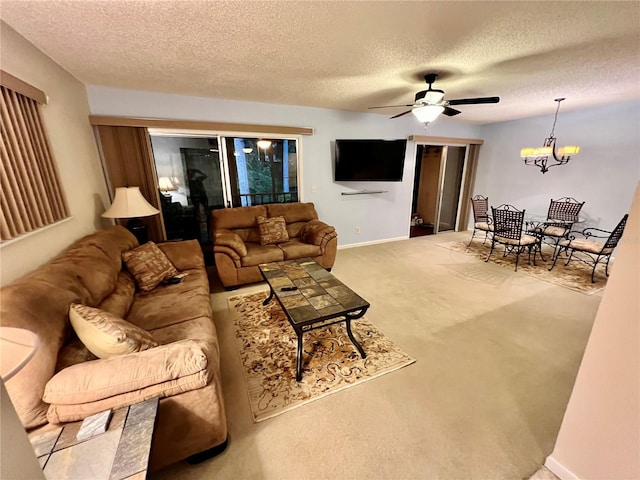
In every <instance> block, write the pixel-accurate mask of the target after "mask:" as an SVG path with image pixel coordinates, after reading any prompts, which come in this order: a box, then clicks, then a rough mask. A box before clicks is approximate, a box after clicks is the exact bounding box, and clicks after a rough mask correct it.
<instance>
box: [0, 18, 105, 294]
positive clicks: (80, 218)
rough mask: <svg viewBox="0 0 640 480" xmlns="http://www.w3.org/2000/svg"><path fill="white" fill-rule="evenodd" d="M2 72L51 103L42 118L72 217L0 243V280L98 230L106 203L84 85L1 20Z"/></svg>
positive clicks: (27, 267)
mask: <svg viewBox="0 0 640 480" xmlns="http://www.w3.org/2000/svg"><path fill="white" fill-rule="evenodd" d="M0 44H1V47H2V58H1V59H0V62H1V63H0V66H1V67H2V70H4V71H5V72H8V73H10V74H12V75H14V76H15V77H18V78H19V79H21V80H24V81H25V82H27V83H29V84H31V85H33V86H34V87H36V88H39V89H40V90H42V91H43V92H44V93H45V94H46V95H47V96H48V98H49V103H48V104H47V105H45V106H43V107H42V109H41V111H42V118H43V121H44V124H45V128H46V129H47V133H48V136H49V140H50V144H51V149H52V152H53V157H54V159H55V161H56V164H57V165H58V170H59V172H60V181H61V183H62V188H63V190H64V193H65V195H66V198H67V202H68V204H69V210H70V213H71V216H72V218H71V219H70V220H67V221H64V222H62V223H59V224H56V225H54V226H52V227H50V228H47V229H45V230H41V231H39V232H36V233H33V234H31V235H28V236H25V237H24V238H21V239H18V240H16V241H13V242H11V243H9V244H3V245H2V246H1V247H0V259H1V262H2V269H1V277H0V284H5V283H7V282H10V281H11V280H13V279H14V278H16V277H18V276H20V275H22V274H24V273H26V272H28V271H30V270H32V269H34V268H35V267H37V266H38V265H40V264H42V263H44V262H45V261H46V260H48V259H49V258H51V257H53V256H54V255H55V254H57V253H58V252H60V250H62V249H63V248H64V247H66V246H67V245H69V244H70V243H71V242H72V241H73V240H75V239H77V238H80V237H81V236H83V235H85V234H88V233H91V232H93V231H95V230H96V229H98V228H102V225H103V223H102V221H101V219H100V214H101V213H102V212H103V211H104V209H105V206H106V205H109V197H108V194H107V187H106V184H105V181H104V175H103V173H102V167H101V164H100V157H99V155H98V150H97V147H96V142H95V138H94V136H93V130H92V129H91V126H90V125H89V104H88V102H87V95H86V91H85V87H84V85H83V84H82V83H80V82H79V81H78V80H76V79H75V78H74V77H72V76H71V75H70V74H69V73H68V72H67V71H66V70H63V69H62V68H61V67H60V66H59V65H58V64H56V63H54V62H53V61H52V60H51V59H50V58H49V57H47V56H46V55H44V54H43V53H42V52H41V51H40V50H38V49H36V48H35V47H34V46H33V45H32V44H30V43H29V42H27V41H26V40H25V39H24V38H23V37H22V36H20V35H19V34H18V33H17V32H15V30H13V29H12V28H11V27H9V26H8V25H7V24H5V23H4V22H2V23H1V25H0Z"/></svg>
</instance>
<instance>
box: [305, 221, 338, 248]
mask: <svg viewBox="0 0 640 480" xmlns="http://www.w3.org/2000/svg"><path fill="white" fill-rule="evenodd" d="M337 236H338V234H337V233H336V229H335V228H333V227H332V226H331V225H327V224H326V223H324V222H322V221H320V220H310V221H309V222H307V223H306V224H305V225H304V226H303V227H302V229H301V230H300V240H302V241H303V242H304V243H310V244H312V245H318V246H320V247H322V246H324V245H326V244H327V242H328V241H329V240H331V239H332V238H335V237H337Z"/></svg>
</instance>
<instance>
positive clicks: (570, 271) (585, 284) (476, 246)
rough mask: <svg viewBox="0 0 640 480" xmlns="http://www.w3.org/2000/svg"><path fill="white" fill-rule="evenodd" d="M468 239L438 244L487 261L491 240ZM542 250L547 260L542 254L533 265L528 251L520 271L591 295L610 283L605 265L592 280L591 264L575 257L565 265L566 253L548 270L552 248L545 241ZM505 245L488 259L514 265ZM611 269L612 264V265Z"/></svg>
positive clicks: (599, 268) (512, 257)
mask: <svg viewBox="0 0 640 480" xmlns="http://www.w3.org/2000/svg"><path fill="white" fill-rule="evenodd" d="M468 244H469V242H446V243H438V244H437V246H438V247H442V248H446V249H448V250H453V251H454V252H459V253H464V254H466V255H469V256H471V257H473V258H477V259H478V260H482V261H484V260H485V259H486V258H487V255H489V250H490V248H491V243H490V242H487V243H485V244H484V245H483V243H482V239H479V240H474V241H473V242H471V245H470V246H468ZM542 252H543V254H544V258H545V259H546V260H541V259H540V255H537V256H536V264H537V266H534V265H533V256H532V258H531V265H529V264H528V262H527V256H528V255H527V254H526V253H525V254H522V255H520V260H519V262H518V272H517V273H523V274H526V275H531V276H533V277H536V278H537V279H539V280H543V281H545V282H549V283H553V284H555V285H559V286H561V287H564V288H568V289H570V290H574V291H576V292H580V293H583V294H585V295H592V294H594V293H596V292H599V291H601V290H602V289H604V287H605V286H606V283H607V277H606V275H605V274H604V265H599V266H598V268H597V269H596V274H595V276H594V280H595V283H591V267H588V266H587V265H585V264H583V263H582V262H580V261H578V260H572V261H571V263H570V264H569V265H567V266H565V261H566V260H565V259H564V258H565V257H560V259H559V260H558V261H557V262H556V266H555V267H553V270H551V271H549V267H550V266H551V265H552V263H553V262H552V259H551V258H552V255H553V248H551V247H548V246H546V245H544V246H543V248H542ZM503 253H504V246H503V245H497V246H496V248H495V249H494V250H493V255H491V258H490V259H489V262H488V263H493V264H497V265H500V266H503V267H505V268H509V269H511V270H514V269H515V261H516V259H515V256H513V255H507V256H506V257H503V256H502V255H503ZM609 269H611V266H610V267H609ZM474 272H475V274H476V275H477V274H479V272H478V267H476V268H475V269H474Z"/></svg>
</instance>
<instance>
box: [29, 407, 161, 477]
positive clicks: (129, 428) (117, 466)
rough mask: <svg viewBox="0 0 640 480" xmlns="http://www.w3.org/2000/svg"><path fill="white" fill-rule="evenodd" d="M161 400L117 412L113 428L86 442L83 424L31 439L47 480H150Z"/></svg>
mask: <svg viewBox="0 0 640 480" xmlns="http://www.w3.org/2000/svg"><path fill="white" fill-rule="evenodd" d="M158 402H159V399H158V398H151V399H149V400H146V401H144V402H141V403H137V404H135V405H131V406H130V407H124V408H120V409H118V410H115V411H114V412H113V416H112V417H111V421H110V423H109V428H108V430H107V431H106V432H104V433H100V434H97V435H95V436H92V437H91V438H88V439H86V440H84V441H78V440H77V438H76V435H77V433H78V430H79V429H80V426H81V425H82V421H79V422H73V423H68V424H65V425H64V426H63V427H60V428H57V429H55V430H51V431H48V432H45V433H43V434H41V435H38V436H35V437H32V438H31V444H32V445H33V449H34V451H35V452H36V456H37V457H38V460H39V461H40V465H41V466H42V468H43V471H44V475H45V477H46V478H47V479H50V480H53V479H56V480H57V479H61V478H64V479H68V480H72V479H83V480H85V479H89V478H91V479H93V480H99V479H104V480H133V479H136V480H137V479H143V478H145V477H146V471H147V467H148V465H149V455H150V453H151V440H152V438H153V430H154V427H155V421H156V416H157V413H158Z"/></svg>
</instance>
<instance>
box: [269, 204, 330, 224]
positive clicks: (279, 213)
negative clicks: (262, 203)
mask: <svg viewBox="0 0 640 480" xmlns="http://www.w3.org/2000/svg"><path fill="white" fill-rule="evenodd" d="M267 207H268V208H269V217H284V219H285V221H286V222H287V224H289V223H294V222H308V221H309V220H314V219H316V218H318V212H316V208H315V206H314V205H313V203H312V202H307V203H271V204H269V205H267Z"/></svg>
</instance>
